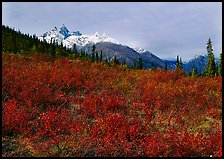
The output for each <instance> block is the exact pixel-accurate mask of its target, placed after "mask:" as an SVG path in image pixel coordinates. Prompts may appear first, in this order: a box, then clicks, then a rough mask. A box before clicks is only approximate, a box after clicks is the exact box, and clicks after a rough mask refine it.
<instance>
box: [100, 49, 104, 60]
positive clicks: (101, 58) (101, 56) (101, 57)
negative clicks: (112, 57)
mask: <svg viewBox="0 0 224 159" xmlns="http://www.w3.org/2000/svg"><path fill="white" fill-rule="evenodd" d="M102 61H103V52H102V51H100V62H102Z"/></svg>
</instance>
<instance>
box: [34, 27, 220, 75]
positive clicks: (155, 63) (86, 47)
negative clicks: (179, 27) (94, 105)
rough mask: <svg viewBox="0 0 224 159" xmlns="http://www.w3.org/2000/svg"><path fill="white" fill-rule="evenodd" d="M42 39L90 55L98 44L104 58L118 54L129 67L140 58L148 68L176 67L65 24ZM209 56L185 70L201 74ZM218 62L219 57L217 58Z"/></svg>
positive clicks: (108, 37) (194, 62)
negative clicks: (194, 70)
mask: <svg viewBox="0 0 224 159" xmlns="http://www.w3.org/2000/svg"><path fill="white" fill-rule="evenodd" d="M38 38H39V39H40V40H46V41H47V42H49V43H50V42H51V41H52V42H53V41H55V42H57V43H59V44H60V43H62V44H63V45H64V46H66V47H67V48H71V49H72V48H73V46H74V44H75V45H76V48H77V49H78V50H79V51H80V50H83V51H87V53H88V54H89V55H90V54H91V50H92V46H93V45H95V46H96V51H98V52H101V51H102V54H103V59H108V60H113V59H114V58H115V56H116V58H117V59H118V61H119V62H120V63H124V62H125V63H126V64H127V65H128V66H129V67H131V66H133V64H134V62H136V63H138V60H139V58H141V59H142V61H143V65H144V68H145V69H148V68H165V67H166V65H167V68H168V69H169V70H174V69H175V67H176V66H175V64H176V61H175V60H162V59H160V58H159V57H158V56H156V55H155V54H153V53H152V52H150V51H148V50H145V49H142V48H132V47H130V46H128V45H126V44H123V43H121V42H119V41H118V40H116V39H114V38H111V37H110V36H108V35H106V34H105V33H104V34H101V35H100V34H99V33H97V32H96V33H95V34H93V35H84V34H82V33H81V32H79V31H75V32H71V31H69V30H68V29H67V27H66V26H65V25H64V24H63V25H62V26H61V27H60V28H59V29H58V28H57V27H55V28H53V29H52V30H51V31H48V32H46V33H44V34H43V35H41V36H40V37H38ZM207 59H208V58H207V56H206V55H199V56H197V57H195V58H193V59H191V60H189V62H187V63H184V64H183V69H184V71H185V72H187V73H189V72H191V70H192V68H197V70H198V73H199V74H201V72H202V70H203V68H204V67H205V66H206V64H207ZM216 63H218V59H216Z"/></svg>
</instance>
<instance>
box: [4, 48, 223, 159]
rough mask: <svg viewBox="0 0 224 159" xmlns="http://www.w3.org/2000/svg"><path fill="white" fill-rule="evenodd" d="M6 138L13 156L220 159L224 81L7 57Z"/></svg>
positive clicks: (69, 60) (113, 66)
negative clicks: (187, 158) (212, 158)
mask: <svg viewBox="0 0 224 159" xmlns="http://www.w3.org/2000/svg"><path fill="white" fill-rule="evenodd" d="M2 139H3V143H2V145H3V150H2V153H3V156H8V157H9V156H11V157H12V156H115V157H117V156H149V157H156V156H165V157H173V156H174V157H176V156H180V157H184V156H201V157H209V156H219V157H221V156H222V77H221V76H215V77H213V78H210V77H207V76H205V77H197V76H193V77H189V76H186V75H184V73H183V71H182V70H175V71H167V70H161V69H156V70H138V69H129V68H127V67H126V66H122V65H117V64H111V65H108V64H107V63H104V62H100V61H95V62H93V63H92V62H91V61H90V60H81V59H80V58H74V59H73V58H68V57H62V58H58V59H55V58H52V57H50V56H47V55H46V56H44V55H40V54H37V53H36V54H35V53H32V54H31V55H30V54H29V55H25V54H24V55H21V54H11V53H5V52H3V53H2ZM9 139H10V140H9ZM12 142H13V143H14V145H12Z"/></svg>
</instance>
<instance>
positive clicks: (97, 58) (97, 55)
mask: <svg viewBox="0 0 224 159" xmlns="http://www.w3.org/2000/svg"><path fill="white" fill-rule="evenodd" d="M95 57H96V61H99V54H98V51H96V56H95Z"/></svg>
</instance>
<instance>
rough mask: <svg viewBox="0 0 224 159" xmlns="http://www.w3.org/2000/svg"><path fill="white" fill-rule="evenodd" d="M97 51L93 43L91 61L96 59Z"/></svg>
mask: <svg viewBox="0 0 224 159" xmlns="http://www.w3.org/2000/svg"><path fill="white" fill-rule="evenodd" d="M95 52H96V46H95V45H93V47H92V54H91V61H92V62H94V61H95Z"/></svg>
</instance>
